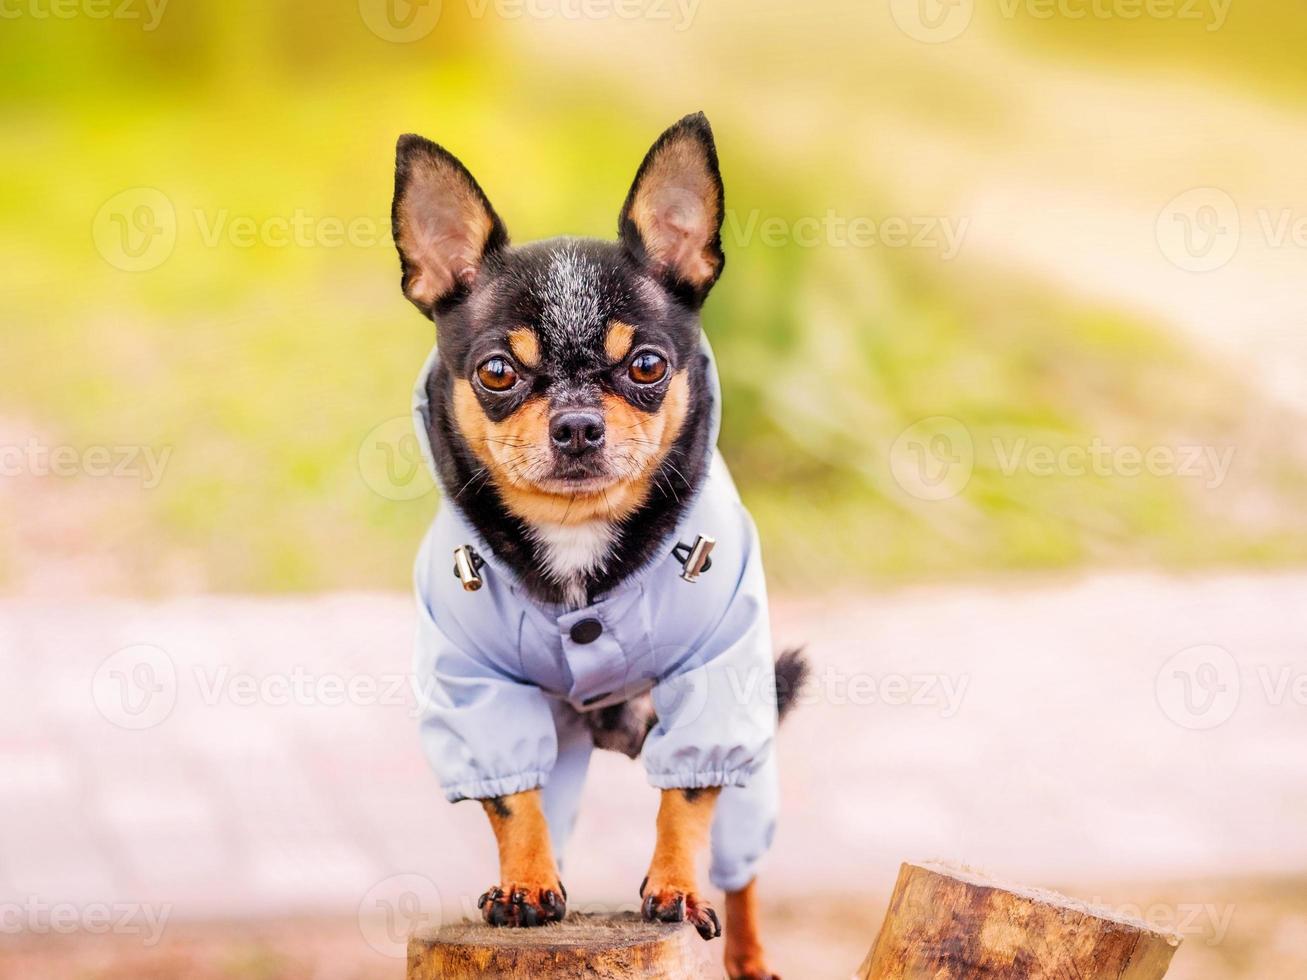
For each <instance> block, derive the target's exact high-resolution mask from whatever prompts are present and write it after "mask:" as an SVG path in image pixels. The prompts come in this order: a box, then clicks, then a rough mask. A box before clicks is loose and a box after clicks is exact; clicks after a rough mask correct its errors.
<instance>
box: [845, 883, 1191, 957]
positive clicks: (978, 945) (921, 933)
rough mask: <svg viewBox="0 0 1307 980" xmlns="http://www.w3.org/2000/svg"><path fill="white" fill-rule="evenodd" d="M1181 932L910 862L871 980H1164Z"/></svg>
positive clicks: (872, 954)
mask: <svg viewBox="0 0 1307 980" xmlns="http://www.w3.org/2000/svg"><path fill="white" fill-rule="evenodd" d="M1179 945H1180V937H1179V936H1177V935H1175V934H1174V933H1170V932H1167V931H1165V930H1161V929H1157V928H1154V927H1153V926H1150V925H1148V924H1147V923H1145V922H1141V921H1139V920H1137V919H1132V918H1128V917H1126V916H1120V915H1116V914H1114V913H1112V912H1109V911H1106V910H1103V909H1098V908H1094V907H1091V906H1089V905H1085V904H1084V903H1082V902H1077V901H1075V900H1074V899H1069V898H1064V897H1063V896H1061V895H1056V894H1054V893H1052V892H1045V891H1041V890H1038V889H1032V888H1022V887H1013V886H1010V885H1002V884H999V883H997V882H994V881H988V880H986V879H984V878H982V877H979V876H977V875H973V874H970V873H968V872H965V871H958V870H953V869H950V868H946V867H942V866H939V865H930V864H927V865H916V864H905V865H903V867H902V868H901V869H900V870H899V880H898V883H897V884H896V885H895V886H894V895H893V897H892V898H891V899H890V905H889V911H888V912H886V914H885V923H884V925H882V926H881V930H880V935H879V936H878V937H877V939H876V943H875V945H874V946H872V948H871V952H870V953H868V954H867V959H866V961H864V962H863V964H862V968H861V970H860V971H859V973H858V974H857V975H858V976H859V977H861V978H863V980H976V978H999V977H1001V978H1004V980H1008V978H1011V980H1066V978H1068V977H1074V978H1076V980H1161V977H1163V976H1164V975H1165V974H1166V970H1167V967H1168V966H1169V965H1170V963H1171V957H1172V956H1173V955H1174V954H1175V951H1176V948H1177V947H1178V946H1179Z"/></svg>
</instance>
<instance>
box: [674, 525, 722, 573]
mask: <svg viewBox="0 0 1307 980" xmlns="http://www.w3.org/2000/svg"><path fill="white" fill-rule="evenodd" d="M715 544H717V539H716V538H710V537H708V535H706V534H700V535H699V536H698V537H696V538H695V539H694V544H678V545H677V546H676V547H675V548H673V549H672V554H673V555H675V556H676V557H677V558H678V559H680V562H681V578H683V579H685V581H687V582H697V581H699V576H700V575H702V574H703V573H704V572H706V571H708V569H710V568H712V559H711V558H709V557H708V556H709V555H710V554H712V550H713V546H714V545H715Z"/></svg>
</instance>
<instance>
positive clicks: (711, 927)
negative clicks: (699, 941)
mask: <svg viewBox="0 0 1307 980" xmlns="http://www.w3.org/2000/svg"><path fill="white" fill-rule="evenodd" d="M703 913H704V916H706V917H707V919H708V921H707V922H704V921H700V922H699V924H698V927H697V928H698V929H699V935H701V936H703V938H704V939H716V938H717V937H718V936H720V935H721V934H722V924H721V921H720V920H719V919H718V918H717V912H716V910H714V909H713V908H712V907H711V906H709V907H707V908H705V909H704V910H703Z"/></svg>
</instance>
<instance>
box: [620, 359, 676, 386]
mask: <svg viewBox="0 0 1307 980" xmlns="http://www.w3.org/2000/svg"><path fill="white" fill-rule="evenodd" d="M627 374H629V375H630V376H631V380H632V381H634V382H635V383H636V384H641V385H651V384H657V383H658V382H659V381H662V380H663V376H664V375H665V374H667V359H666V358H664V357H660V356H659V355H657V354H655V353H654V352H653V351H645V352H644V353H643V354H637V355H636V357H635V360H633V361H632V362H631V367H630V368H629V369H628V370H627Z"/></svg>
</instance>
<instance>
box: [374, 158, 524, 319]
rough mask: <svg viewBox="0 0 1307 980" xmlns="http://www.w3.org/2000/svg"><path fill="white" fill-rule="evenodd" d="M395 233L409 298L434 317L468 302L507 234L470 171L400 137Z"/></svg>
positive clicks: (393, 216) (454, 160)
mask: <svg viewBox="0 0 1307 980" xmlns="http://www.w3.org/2000/svg"><path fill="white" fill-rule="evenodd" d="M390 220H391V232H392V234H393V235H394V237H395V247H396V248H397V249H399V260H400V265H401V267H402V269H403V273H404V278H403V287H404V295H405V296H407V297H408V298H409V299H410V300H411V301H412V303H413V305H414V306H416V307H417V308H418V309H419V310H421V311H422V312H423V313H425V314H426V315H428V316H430V315H431V314H432V313H433V312H434V311H435V310H437V309H438V308H439V307H441V306H442V305H448V304H449V303H451V302H454V301H457V300H459V299H461V298H463V297H464V296H466V295H467V293H468V291H469V290H470V289H471V288H472V284H473V283H474V282H476V278H477V275H478V274H479V273H480V271H481V267H482V265H483V264H484V263H485V261H486V259H487V258H489V257H490V256H492V255H493V254H494V253H495V252H497V251H499V250H500V249H502V248H504V247H505V246H506V245H507V244H508V232H507V231H505V230H504V224H503V222H502V221H500V220H499V215H497V214H495V209H494V208H492V207H491V206H490V201H489V200H488V199H487V198H486V195H485V192H483V191H482V190H481V187H480V185H479V184H477V182H476V179H475V178H474V177H473V176H472V174H470V173H469V172H468V169H467V168H466V167H465V166H463V164H461V163H460V162H459V161H458V159H457V158H456V157H455V156H454V155H453V154H451V153H449V152H448V151H447V150H445V149H443V148H442V147H439V146H437V145H436V144H435V143H432V142H431V141H430V140H427V139H423V138H422V137H421V136H414V135H412V134H409V135H407V136H401V137H400V138H399V145H398V146H397V147H396V149H395V200H394V203H393V204H392V205H391V213H390Z"/></svg>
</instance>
